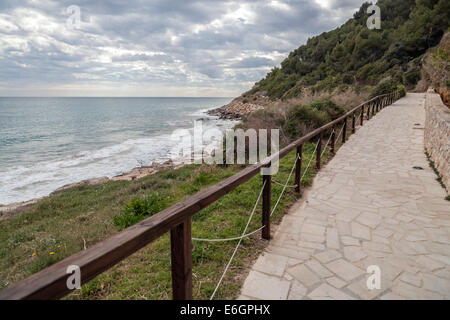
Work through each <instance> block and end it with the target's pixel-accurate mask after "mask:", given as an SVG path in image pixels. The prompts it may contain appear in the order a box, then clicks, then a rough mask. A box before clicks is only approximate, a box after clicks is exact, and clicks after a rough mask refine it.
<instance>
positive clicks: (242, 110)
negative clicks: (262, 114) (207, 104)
mask: <svg viewBox="0 0 450 320" xmlns="http://www.w3.org/2000/svg"><path fill="white" fill-rule="evenodd" d="M254 99H255V100H252V102H249V101H248V99H246V98H245V97H242V96H241V97H238V98H236V99H234V100H233V101H231V102H230V103H229V104H227V105H224V106H223V107H220V108H217V109H213V110H210V111H208V112H207V113H208V114H209V115H213V116H218V117H219V119H230V120H235V119H241V118H242V117H245V116H247V115H249V114H250V113H252V112H254V111H257V110H262V109H264V108H265V105H266V104H267V103H268V101H269V98H267V97H265V96H259V97H254Z"/></svg>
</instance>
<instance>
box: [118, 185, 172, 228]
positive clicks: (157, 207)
mask: <svg viewBox="0 0 450 320" xmlns="http://www.w3.org/2000/svg"><path fill="white" fill-rule="evenodd" d="M164 207H165V206H164V201H163V199H162V197H160V195H159V193H157V192H153V193H152V194H151V195H149V196H148V197H147V198H143V199H139V198H134V199H132V200H131V201H130V203H128V204H127V205H126V206H125V208H124V209H123V210H122V211H121V212H120V213H119V214H118V215H116V216H115V217H114V218H113V222H114V225H115V226H116V227H118V228H120V229H125V228H128V227H129V226H132V225H134V224H136V223H138V222H139V221H141V220H144V219H145V218H147V217H150V216H152V215H154V214H155V213H158V212H160V211H161V210H163V209H164Z"/></svg>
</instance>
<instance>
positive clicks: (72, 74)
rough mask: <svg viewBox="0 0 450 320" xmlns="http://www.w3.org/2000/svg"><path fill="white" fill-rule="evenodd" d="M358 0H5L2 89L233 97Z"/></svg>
mask: <svg viewBox="0 0 450 320" xmlns="http://www.w3.org/2000/svg"><path fill="white" fill-rule="evenodd" d="M362 2H363V1H359V0H345V1H335V0H324V1H319V0H310V1H306V0H295V1H294V0H261V1H254V0H244V1H237V0H192V1H189V2H186V1H184V0H171V1H167V0H152V1H148V2H142V1H139V0H128V1H116V0H110V1H90V0H78V1H75V3H74V1H73V0H60V1H57V0H45V1H35V0H28V1H26V0H23V1H6V2H5V3H3V4H0V9H1V10H2V13H1V14H0V79H2V80H3V79H8V81H2V82H1V83H2V87H0V95H36V93H38V94H39V95H52V94H55V95H111V96H116V95H118V94H120V95H125V96H126V95H130V96H132V95H138V96H145V95H148V96H154V95H155V96H159V95H164V96H167V95H177V96H187V95H195V94H198V95H208V96H226V95H230V96H234V95H237V94H239V93H241V92H242V91H244V90H247V89H249V88H250V87H251V86H252V84H253V83H254V82H255V81H258V80H260V79H261V78H262V77H263V76H264V75H265V74H266V73H267V71H269V70H270V69H271V68H272V67H273V66H274V65H276V64H279V63H280V62H281V61H282V59H283V58H284V57H285V56H286V55H287V53H289V51H291V50H293V49H295V48H297V47H298V46H299V45H301V44H302V43H304V42H305V41H306V40H307V38H308V37H310V36H313V35H315V34H318V33H321V32H323V31H327V30H329V29H331V28H333V27H336V26H338V25H339V24H341V23H342V22H344V21H345V20H346V19H348V18H349V17H351V16H352V14H353V12H354V8H357V7H358V6H359V4H360V3H362ZM73 4H76V5H78V6H79V7H80V10H81V27H80V29H79V30H72V29H69V28H67V25H66V21H67V19H68V17H69V16H68V14H67V12H66V9H67V7H69V6H70V5H73Z"/></svg>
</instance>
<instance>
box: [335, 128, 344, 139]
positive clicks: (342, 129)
mask: <svg viewBox="0 0 450 320" xmlns="http://www.w3.org/2000/svg"><path fill="white" fill-rule="evenodd" d="M342 132H344V126H342V128H341V132H339V135H338V136H337V138H336V141H339V138H340V136H341V134H342Z"/></svg>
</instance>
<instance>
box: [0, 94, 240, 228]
mask: <svg viewBox="0 0 450 320" xmlns="http://www.w3.org/2000/svg"><path fill="white" fill-rule="evenodd" d="M237 99H238V98H236V99H234V100H233V101H232V102H230V103H229V104H227V105H224V106H222V107H219V108H215V109H210V110H206V111H204V113H205V114H207V115H208V116H215V117H217V119H215V120H235V121H237V120H240V119H241V118H242V116H243V115H244V114H243V113H242V111H241V110H242V108H241V106H240V104H237V103H236V100H237ZM247 109H248V108H247ZM180 163H181V164H180ZM184 165H185V164H183V163H182V161H180V162H179V161H177V160H176V161H173V160H172V159H169V160H167V161H164V162H153V163H152V164H150V165H141V166H137V167H134V168H132V169H131V170H128V171H125V172H123V173H121V174H119V175H116V176H113V177H111V178H109V177H107V176H98V177H94V178H89V179H84V180H81V181H78V182H72V183H68V184H65V185H63V186H61V187H58V188H56V189H55V190H53V191H52V192H50V193H49V194H48V195H45V196H40V197H36V198H32V199H30V200H25V201H17V202H12V203H8V204H1V203H0V221H2V220H6V219H8V218H9V217H12V216H14V215H17V214H20V213H22V212H24V211H26V210H27V209H29V207H30V206H32V205H34V204H36V203H37V202H39V201H41V200H43V199H46V198H48V197H51V196H53V195H54V194H56V193H58V192H61V191H64V190H67V189H70V188H75V187H81V186H94V185H101V184H104V183H108V182H111V181H134V180H138V179H141V178H143V177H146V176H149V175H153V174H156V173H158V172H160V171H164V170H173V169H178V168H181V167H183V166H184Z"/></svg>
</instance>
